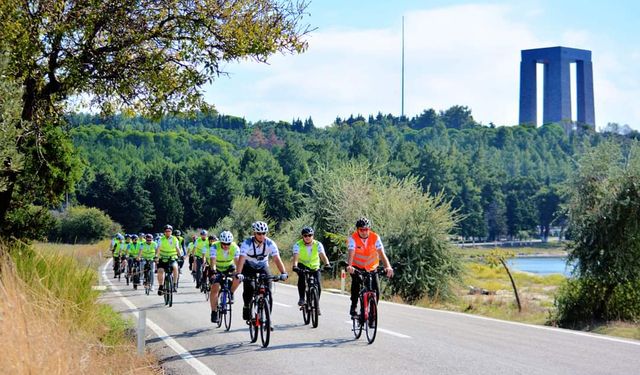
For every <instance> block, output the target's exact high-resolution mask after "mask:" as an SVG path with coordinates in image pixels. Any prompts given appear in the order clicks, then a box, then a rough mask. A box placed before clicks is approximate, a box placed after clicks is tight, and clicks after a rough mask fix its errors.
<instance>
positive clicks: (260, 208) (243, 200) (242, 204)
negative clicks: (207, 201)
mask: <svg viewBox="0 0 640 375" xmlns="http://www.w3.org/2000/svg"><path fill="white" fill-rule="evenodd" d="M254 221H264V222H266V223H267V224H268V225H269V228H273V223H272V222H271V221H270V220H269V218H267V217H266V215H265V205H264V203H262V202H260V200H259V199H257V198H254V197H245V196H242V195H240V196H237V197H235V198H233V202H232V203H231V211H230V212H229V215H227V216H225V217H224V218H222V219H221V220H220V221H219V222H218V223H217V224H216V226H215V229H214V230H215V231H216V233H220V232H221V231H223V230H230V231H232V232H233V233H234V234H235V238H236V239H237V242H240V241H242V240H244V239H245V238H246V237H248V236H249V235H251V234H252V231H253V229H251V224H252V223H253V222H254Z"/></svg>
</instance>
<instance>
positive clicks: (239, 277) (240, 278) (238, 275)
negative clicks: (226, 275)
mask: <svg viewBox="0 0 640 375" xmlns="http://www.w3.org/2000/svg"><path fill="white" fill-rule="evenodd" d="M236 279H238V280H240V281H244V275H243V274H241V273H239V274H237V275H236Z"/></svg>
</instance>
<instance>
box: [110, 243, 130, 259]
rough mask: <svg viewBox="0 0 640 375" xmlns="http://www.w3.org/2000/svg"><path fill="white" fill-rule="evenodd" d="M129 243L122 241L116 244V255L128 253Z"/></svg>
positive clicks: (114, 252)
mask: <svg viewBox="0 0 640 375" xmlns="http://www.w3.org/2000/svg"><path fill="white" fill-rule="evenodd" d="M126 251H127V243H126V242H124V241H122V242H118V243H117V244H116V249H115V250H114V251H113V255H114V256H120V255H126Z"/></svg>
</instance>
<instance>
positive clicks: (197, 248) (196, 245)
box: [192, 229, 209, 288]
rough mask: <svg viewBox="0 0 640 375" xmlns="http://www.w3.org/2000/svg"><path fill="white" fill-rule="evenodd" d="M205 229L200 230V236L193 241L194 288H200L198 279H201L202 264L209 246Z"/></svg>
mask: <svg viewBox="0 0 640 375" xmlns="http://www.w3.org/2000/svg"><path fill="white" fill-rule="evenodd" d="M207 234H209V233H207V231H206V230H204V229H203V230H201V231H200V238H198V239H196V241H195V242H193V258H194V263H193V265H192V269H193V270H194V271H195V272H196V288H200V280H201V279H202V265H203V264H204V257H205V255H206V253H207V249H208V248H209V239H208V238H207Z"/></svg>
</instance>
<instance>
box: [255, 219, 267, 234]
mask: <svg viewBox="0 0 640 375" xmlns="http://www.w3.org/2000/svg"><path fill="white" fill-rule="evenodd" d="M251 227H252V228H253V231H254V232H258V233H267V232H268V231H269V226H268V225H267V223H265V222H264V221H256V222H255V223H253V224H251Z"/></svg>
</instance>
